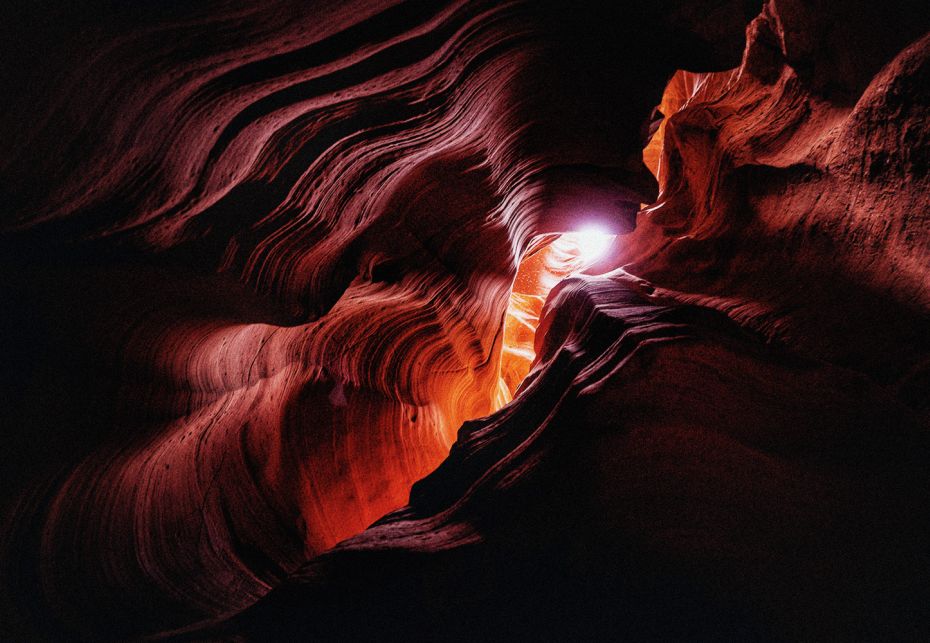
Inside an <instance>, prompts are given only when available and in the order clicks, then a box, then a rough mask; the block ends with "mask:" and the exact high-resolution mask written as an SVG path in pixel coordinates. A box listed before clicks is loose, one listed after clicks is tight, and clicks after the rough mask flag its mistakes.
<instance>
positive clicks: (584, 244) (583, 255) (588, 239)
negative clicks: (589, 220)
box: [571, 228, 614, 263]
mask: <svg viewBox="0 0 930 643" xmlns="http://www.w3.org/2000/svg"><path fill="white" fill-rule="evenodd" d="M571 240H572V241H574V242H575V245H576V246H577V247H578V258H579V259H581V260H582V261H584V262H585V263H593V262H595V261H597V260H598V259H600V258H601V257H602V256H604V253H605V252H607V249H608V248H610V244H611V243H613V240H614V235H612V234H608V233H606V232H604V231H602V230H598V229H597V228H583V229H581V230H579V231H578V232H572V233H571Z"/></svg>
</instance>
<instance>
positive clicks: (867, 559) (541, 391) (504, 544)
mask: <svg viewBox="0 0 930 643" xmlns="http://www.w3.org/2000/svg"><path fill="white" fill-rule="evenodd" d="M642 288H643V286H642V284H640V283H637V282H634V281H633V280H631V279H630V278H629V276H628V275H626V274H625V273H622V272H618V273H613V274H612V275H610V276H606V277H601V278H583V279H582V278H575V279H571V280H567V281H563V282H562V283H561V284H560V285H559V286H558V287H557V288H556V289H555V290H553V292H552V294H551V295H550V297H549V300H548V302H547V305H546V312H544V316H543V319H542V322H541V325H540V329H539V333H544V335H543V336H542V338H541V339H540V340H539V341H538V342H537V348H538V349H539V352H538V361H537V363H536V365H535V367H534V369H533V371H532V372H531V374H530V376H529V378H528V379H527V381H526V382H525V383H524V386H523V389H522V392H521V394H520V395H519V396H518V397H517V398H516V399H515V400H514V402H513V403H512V404H511V405H508V406H507V407H505V408H504V409H502V410H501V411H500V412H499V413H497V414H495V415H494V416H491V417H489V418H486V419H482V420H478V421H472V422H468V423H466V424H465V425H464V426H463V427H462V429H461V431H460V432H459V439H458V441H457V442H456V444H455V445H454V446H453V448H452V451H451V453H450V454H449V457H448V458H447V459H446V460H445V461H444V462H443V464H442V465H441V466H440V467H439V468H438V469H437V470H436V471H435V472H434V473H432V474H431V475H430V476H429V477H427V478H425V479H424V480H422V481H420V482H418V483H417V484H416V485H415V486H414V487H413V490H412V492H411V496H410V504H409V505H408V506H407V507H405V508H404V509H402V510H400V511H398V512H395V513H392V514H389V515H387V516H386V517H385V518H383V519H382V520H381V521H379V522H378V523H377V524H376V525H374V526H372V527H371V528H370V529H368V530H366V531H365V532H364V533H362V534H360V535H358V536H356V537H354V538H351V539H349V540H347V541H345V542H343V543H341V544H340V545H339V546H338V547H336V548H335V549H333V550H331V551H330V552H327V553H326V554H324V555H322V556H320V557H318V558H316V559H314V560H313V561H312V562H310V563H309V564H308V565H306V566H305V567H303V568H302V569H301V570H300V572H298V573H297V574H295V575H293V576H292V577H291V578H290V579H289V580H288V581H287V582H286V583H284V584H283V585H281V586H280V587H278V588H277V589H275V590H273V591H272V592H271V594H270V595H269V596H267V597H265V598H264V599H263V600H262V601H260V602H259V603H258V605H256V606H255V607H254V608H252V609H251V610H249V611H247V612H245V613H243V614H242V615H240V616H239V617H238V618H236V619H234V620H232V621H230V622H228V623H226V624H225V625H224V626H223V627H221V628H220V629H216V630H213V631H212V632H211V634H212V635H217V636H228V635H232V634H235V635H236V636H240V637H243V638H245V639H247V640H262V639H264V638H266V637H279V638H282V639H291V638H298V637H320V638H324V639H330V638H332V639H337V638H342V637H348V638H353V637H362V638H368V637H385V636H386V637H389V638H394V637H404V638H414V639H431V638H437V637H438V638H451V639H456V640H476V639H485V638H518V639H523V638H527V639H532V638H543V639H546V640H567V639H577V638H581V639H590V638H596V639H602V638H603V639H606V638H620V639H627V638H629V639H632V640H644V639H646V640H670V639H672V640H689V639H694V638H695V637H697V638H700V639H702V640H703V639H705V638H706V639H708V640H720V639H721V638H724V639H727V640H745V639H752V640H769V639H774V640H785V639H805V640H811V639H814V640H816V639H825V640H826V639H837V638H839V639H859V638H895V639H908V638H914V637H916V636H917V635H918V633H919V632H921V631H924V630H923V628H925V627H926V626H927V624H928V620H927V619H928V618H930V613H928V610H927V605H926V603H925V602H924V599H923V597H924V596H925V592H924V590H925V589H926V578H927V576H926V574H927V573H928V571H930V560H928V557H927V555H926V551H925V547H924V543H925V542H926V538H927V536H928V535H930V534H928V533H927V531H928V530H927V527H926V525H925V524H924V523H923V522H922V520H923V519H924V518H927V517H928V516H927V513H928V512H927V505H926V502H927V500H928V497H927V496H928V489H930V487H928V486H927V483H928V482H930V480H928V478H927V472H926V467H925V466H924V464H925V462H926V458H927V456H928V446H930V444H928V440H927V431H926V425H925V424H924V423H922V422H921V421H920V419H919V418H918V417H917V416H916V415H915V413H914V412H913V411H912V410H911V409H910V408H909V407H907V406H906V405H905V404H903V403H902V402H901V401H900V400H899V399H897V398H896V397H895V396H894V395H892V394H890V393H889V392H888V391H887V390H886V389H884V388H882V387H880V386H878V385H876V384H875V383H874V382H871V381H870V380H869V379H868V378H866V377H865V376H863V375H862V374H859V373H855V372H852V371H849V370H846V369H842V368H839V367H835V366H831V365H828V364H825V363H823V362H817V361H811V360H808V359H804V358H800V357H798V356H797V355H794V354H791V353H788V352H786V351H785V350H783V349H780V348H774V347H771V346H766V345H765V344H764V343H763V342H762V341H761V339H760V338H758V337H757V336H753V335H750V334H748V333H747V332H746V331H744V330H743V329H741V328H740V327H739V326H737V325H736V324H735V323H733V322H732V321H731V320H730V319H728V318H727V317H726V316H725V315H723V314H721V313H719V312H717V311H714V310H711V309H708V308H704V307H699V306H687V305H681V304H680V303H678V302H676V301H673V300H664V299H663V298H660V297H656V296H654V295H652V296H650V295H647V294H645V292H643V290H642ZM646 292H648V289H647V291H646ZM926 524H930V522H928V523H926ZM359 614H364V615H365V618H364V619H359V618H358V615H359Z"/></svg>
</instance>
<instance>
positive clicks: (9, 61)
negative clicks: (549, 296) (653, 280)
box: [0, 1, 746, 639]
mask: <svg viewBox="0 0 930 643" xmlns="http://www.w3.org/2000/svg"><path fill="white" fill-rule="evenodd" d="M570 4H571V3H549V2H547V3H535V2H508V3H498V2H480V1H479V2H450V3H433V2H418V1H414V2H397V3H393V2H384V3H371V2H342V3H330V2H311V3H296V2H273V3H261V4H256V3H249V2H230V3H216V4H214V5H211V6H207V7H203V8H192V7H187V6H181V5H172V6H162V7H158V8H154V7H153V8H151V9H144V8H139V7H134V8H131V9H129V8H120V7H117V6H115V5H113V4H112V3H99V4H95V3H90V4H88V5H86V6H83V7H81V8H79V9H78V8H71V7H68V6H57V5H54V4H53V5H48V3H46V4H43V5H41V6H39V5H36V6H35V7H29V8H23V9H22V10H21V12H20V15H19V16H18V17H17V20H18V22H16V24H17V25H18V28H17V29H16V30H15V31H11V32H10V33H5V35H6V36H8V37H5V38H4V39H3V40H4V44H3V47H4V50H3V65H2V67H3V70H2V71H3V78H4V80H5V81H9V82H8V83H7V84H9V85H10V86H13V87H16V88H17V91H14V92H8V93H5V94H6V95H5V97H4V105H3V114H4V118H3V122H2V126H0V127H2V130H0V133H2V138H3V140H4V146H5V151H4V155H3V159H2V161H0V176H2V183H0V185H2V188H0V189H2V195H3V201H4V210H3V220H2V237H0V256H2V269H3V271H4V274H5V275H6V276H7V278H6V279H5V282H4V285H3V287H2V298H3V301H4V311H3V333H2V340H0V341H2V349H3V351H4V354H5V356H6V360H5V365H4V369H3V383H4V385H5V386H6V387H7V390H8V391H9V393H10V395H9V401H8V402H5V403H4V405H3V409H2V424H3V427H4V434H5V440H6V441H7V444H8V449H7V450H8V452H9V453H10V455H9V456H8V458H7V460H8V462H7V463H6V464H5V466H4V468H3V480H2V482H3V485H2V486H3V489H4V492H3V497H2V506H0V510H2V515H3V529H2V537H0V559H2V584H3V588H4V590H3V592H2V601H0V602H2V610H3V611H2V614H3V619H2V620H3V623H4V628H5V629H8V630H9V632H10V635H11V636H14V637H27V638H28V637H32V636H36V635H44V636H46V637H47V638H53V639H60V638H72V637H76V638H117V639H124V638H127V637H133V636H138V635H144V634H153V633H157V632H162V631H165V630H170V629H172V628H177V627H183V626H186V625H188V624H190V623H192V622H198V621H201V620H204V619H212V618H216V617H218V616H221V615H223V614H228V613H231V612H235V611H238V610H240V609H243V608H244V607H246V606H248V605H250V604H251V603H253V602H254V601H255V600H256V599H257V598H258V597H260V596H261V595H263V594H264V593H266V592H267V591H268V590H269V589H270V588H271V587H273V586H275V585H277V584H278V583H279V582H280V581H281V579H282V578H284V577H285V576H286V575H287V574H288V573H290V572H291V571H292V570H294V569H295V568H296V567H297V566H298V565H299V564H301V563H302V562H304V561H305V560H307V559H308V558H309V557H311V556H313V555H316V554H318V553H320V552H322V551H324V550H326V549H327V548H329V547H331V546H333V545H334V544H336V543H337V542H339V541H340V540H342V539H344V538H346V537H348V536H351V535H353V534H355V533H358V532H360V531H361V530H363V529H364V528H365V527H366V526H367V525H369V524H370V523H372V522H373V521H375V520H376V519H378V518H379V517H380V516H381V515H383V514H384V513H386V512H388V511H390V510H392V509H395V508H397V507H399V506H401V505H403V504H404V502H406V500H407V497H408V490H409V487H410V485H411V484H412V483H413V482H414V481H415V480H417V479H419V478H421V477H423V476H424V475H426V474H427V473H428V472H429V471H431V470H432V469H433V468H435V466H436V465H438V464H439V463H440V462H441V461H442V459H443V458H444V457H445V456H446V454H447V452H448V449H449V446H450V445H451V444H452V443H453V441H454V440H455V435H456V432H457V430H458V427H459V426H460V425H461V424H462V423H463V422H464V421H465V420H467V419H470V418H475V417H481V416H484V415H487V414H489V413H491V412H492V411H494V410H495V409H497V408H499V407H500V406H501V405H502V404H503V403H504V402H505V401H506V399H507V398H508V397H509V391H505V389H504V388H503V387H502V386H501V380H500V357H501V346H502V337H503V320H504V316H505V311H506V307H507V304H508V299H509V296H510V290H511V285H512V282H513V280H514V276H515V273H516V267H517V264H518V261H519V259H520V257H521V255H522V254H523V253H524V252H525V251H527V250H528V249H529V248H530V247H531V244H532V243H533V240H534V239H537V238H538V237H539V236H540V235H543V234H548V233H556V232H562V231H564V230H567V229H571V228H572V226H573V225H574V221H575V218H576V217H577V216H578V215H579V214H582V213H586V212H587V211H588V210H590V209H591V208H595V209H596V210H597V216H598V217H599V218H600V219H602V220H603V221H604V222H605V223H607V224H609V225H610V226H612V227H613V229H615V230H616V231H620V230H626V229H629V227H630V225H631V219H632V218H633V216H635V212H636V210H637V209H638V207H639V204H640V203H641V202H647V201H651V200H652V199H654V197H655V194H656V186H655V180H654V179H653V177H652V176H651V175H650V174H649V173H648V171H647V170H646V168H645V166H644V165H643V164H642V162H641V157H640V152H641V147H642V143H643V139H642V136H641V129H640V123H641V122H642V121H643V120H644V119H645V118H646V117H648V114H649V110H650V109H651V107H652V105H653V104H654V103H655V102H656V101H657V100H658V99H659V97H660V95H661V90H662V87H663V86H664V84H665V81H666V79H667V78H668V76H669V75H670V74H671V73H672V72H673V70H674V69H676V68H677V67H680V66H683V65H685V64H688V62H687V61H691V60H693V59H697V64H698V65H699V66H700V67H701V68H702V69H705V70H712V69H724V68H728V67H731V66H732V65H734V64H736V62H737V61H738V49H739V47H738V45H739V42H740V40H741V34H742V29H743V25H744V22H745V18H746V17H745V16H744V12H743V11H742V9H741V8H739V7H737V5H739V4H740V3H736V2H732V3H726V2H724V3H720V4H719V6H717V7H716V8H715V9H714V11H713V12H710V14H709V15H716V16H718V17H719V18H720V23H719V25H717V27H714V28H712V29H706V28H704V27H706V25H702V24H701V23H700V21H698V20H696V19H695V18H694V16H693V15H692V14H690V13H689V12H688V11H687V10H683V9H681V8H680V7H678V4H679V3H664V4H663V3H645V2H643V3H632V4H631V5H630V6H629V7H628V8H625V9H624V13H625V19H624V20H621V21H619V22H614V21H613V16H614V14H613V13H612V10H611V9H610V8H609V7H606V6H604V7H598V6H595V5H592V6H590V7H585V8H580V9H579V8H577V7H573V6H570ZM666 5H667V6H666ZM730 5H732V7H731V6H730ZM733 8H736V10H735V11H731V9H733ZM10 24H12V23H10ZM721 26H722V31H721ZM721 34H722V36H723V37H722V40H721V42H722V44H721V43H718V42H717V40H718V39H720V38H721ZM650 45H656V46H657V51H659V52H660V53H659V54H657V55H655V56H654V57H652V58H651V59H650V61H649V64H647V65H637V66H634V67H630V66H629V65H627V64H626V62H625V61H627V60H629V59H630V58H631V57H632V56H633V55H634V54H635V53H637V52H642V51H644V50H645V49H646V48H647V47H648V46H650ZM542 70H545V73H541V71H542ZM512 379H513V378H512Z"/></svg>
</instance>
